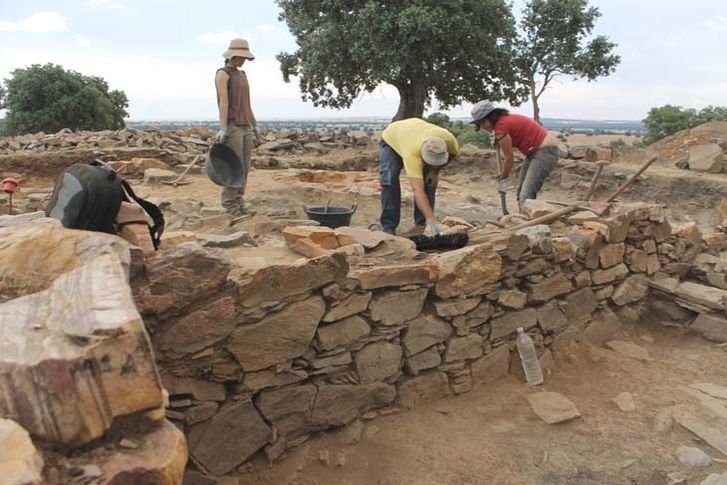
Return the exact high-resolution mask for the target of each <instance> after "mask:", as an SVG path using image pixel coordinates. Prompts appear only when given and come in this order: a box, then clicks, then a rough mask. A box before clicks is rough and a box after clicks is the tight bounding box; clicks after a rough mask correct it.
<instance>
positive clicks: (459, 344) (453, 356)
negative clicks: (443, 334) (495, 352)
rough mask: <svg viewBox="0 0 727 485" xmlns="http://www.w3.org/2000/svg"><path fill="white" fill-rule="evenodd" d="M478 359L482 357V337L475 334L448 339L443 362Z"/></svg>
mask: <svg viewBox="0 0 727 485" xmlns="http://www.w3.org/2000/svg"><path fill="white" fill-rule="evenodd" d="M479 357H482V336H480V335H478V334H476V333H473V334H470V335H467V336H465V337H455V338H452V339H450V341H449V342H448V343H447V350H446V351H445V353H444V361H445V362H455V361H457V360H465V359H477V358H479Z"/></svg>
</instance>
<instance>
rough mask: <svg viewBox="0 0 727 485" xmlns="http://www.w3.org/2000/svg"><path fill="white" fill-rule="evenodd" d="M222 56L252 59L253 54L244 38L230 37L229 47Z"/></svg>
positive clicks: (253, 57)
mask: <svg viewBox="0 0 727 485" xmlns="http://www.w3.org/2000/svg"><path fill="white" fill-rule="evenodd" d="M222 56H223V57H224V58H225V59H232V58H233V57H244V58H245V59H250V60H253V59H255V56H254V55H253V54H252V52H250V45H249V44H248V43H247V41H246V40H245V39H232V40H231V41H230V45H229V47H227V50H226V51H225V53H224V54H222Z"/></svg>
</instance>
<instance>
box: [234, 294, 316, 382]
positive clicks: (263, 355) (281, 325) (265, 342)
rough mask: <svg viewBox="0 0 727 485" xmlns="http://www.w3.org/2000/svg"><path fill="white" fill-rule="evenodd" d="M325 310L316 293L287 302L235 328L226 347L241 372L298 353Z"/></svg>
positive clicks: (262, 367) (273, 362)
mask: <svg viewBox="0 0 727 485" xmlns="http://www.w3.org/2000/svg"><path fill="white" fill-rule="evenodd" d="M325 310H326V304H325V303H324V302H323V299H322V298H321V297H319V296H314V297H311V298H308V299H306V300H303V301H300V302H296V303H291V304H290V305H288V306H286V307H285V308H283V309H282V310H280V311H278V312H275V313H271V314H269V315H267V316H266V317H265V318H263V319H262V320H261V321H259V322H257V323H252V324H249V325H242V326H240V327H238V328H237V329H235V330H234V331H233V332H232V334H231V338H230V341H229V342H228V343H227V349H228V350H229V351H230V352H231V353H232V355H234V356H235V358H236V359H237V361H238V362H239V363H240V366H241V367H242V368H243V370H244V371H245V372H248V371H256V370H261V369H265V368H266V367H270V366H272V365H275V364H279V363H282V362H286V361H288V360H291V359H294V358H296V357H300V356H301V355H303V353H305V351H306V350H308V347H309V346H310V343H311V341H312V340H313V336H314V335H315V333H316V330H317V328H318V323H319V322H320V321H321V318H322V317H323V313H324V312H325Z"/></svg>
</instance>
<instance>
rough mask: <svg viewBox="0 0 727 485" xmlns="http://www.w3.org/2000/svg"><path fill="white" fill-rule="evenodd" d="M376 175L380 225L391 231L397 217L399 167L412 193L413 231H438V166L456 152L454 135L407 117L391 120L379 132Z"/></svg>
mask: <svg viewBox="0 0 727 485" xmlns="http://www.w3.org/2000/svg"><path fill="white" fill-rule="evenodd" d="M381 138H382V140H381V143H380V151H379V175H380V183H381V226H382V227H383V229H384V231H385V232H388V233H389V234H395V233H396V228H397V226H398V225H399V220H400V217H401V185H400V183H399V175H400V174H401V170H402V168H403V169H404V171H405V172H406V175H407V177H408V178H409V184H410V185H411V190H412V193H413V194H414V223H415V224H416V226H417V232H424V231H425V230H426V229H429V230H430V231H431V233H432V234H441V232H442V231H441V228H440V227H439V223H438V222H437V218H436V216H435V215H434V202H435V195H436V190H437V184H438V182H439V170H440V169H441V168H442V167H444V166H445V165H446V164H447V163H448V162H449V161H450V160H451V159H452V158H454V157H455V156H456V155H457V153H458V152H459V144H458V143H457V138H455V136H454V135H453V134H452V133H450V132H449V131H448V130H446V129H444V128H442V127H440V126H437V125H434V124H432V123H429V122H427V121H424V120H422V119H420V118H409V119H406V120H401V121H395V122H393V123H391V124H390V125H389V126H388V127H387V128H386V129H385V130H384V132H383V133H382V134H381Z"/></svg>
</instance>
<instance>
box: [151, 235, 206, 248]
mask: <svg viewBox="0 0 727 485" xmlns="http://www.w3.org/2000/svg"><path fill="white" fill-rule="evenodd" d="M186 242H199V239H198V238H197V235H196V234H195V233H194V232H192V231H168V232H167V231H165V232H164V234H162V238H161V241H159V250H160V251H166V250H168V249H174V248H176V247H177V246H179V245H180V244H183V243H186Z"/></svg>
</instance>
